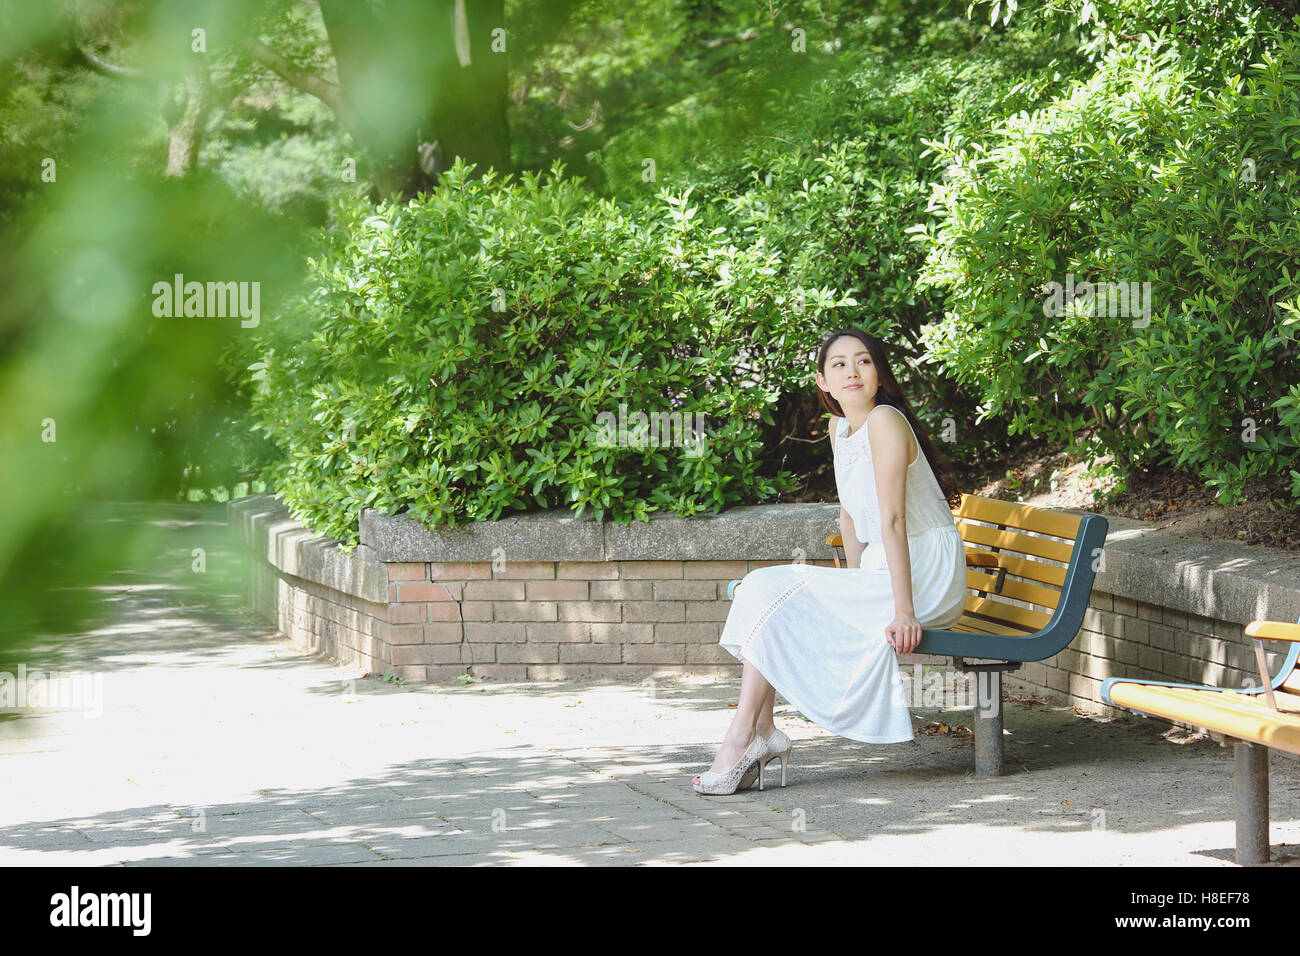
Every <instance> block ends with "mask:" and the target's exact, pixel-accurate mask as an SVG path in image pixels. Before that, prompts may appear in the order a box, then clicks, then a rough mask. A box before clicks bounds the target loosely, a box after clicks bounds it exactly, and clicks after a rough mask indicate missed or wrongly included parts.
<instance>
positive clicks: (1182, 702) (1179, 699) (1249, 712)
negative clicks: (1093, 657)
mask: <svg viewBox="0 0 1300 956" xmlns="http://www.w3.org/2000/svg"><path fill="white" fill-rule="evenodd" d="M1246 636H1247V637H1249V638H1251V639H1252V640H1253V642H1254V645H1255V663H1256V665H1257V666H1258V668H1259V679H1260V684H1259V686H1258V687H1249V688H1245V689H1243V690H1231V689H1225V688H1221V687H1208V686H1204V685H1201V684H1178V683H1173V682H1170V681H1146V680H1133V679H1131V678H1125V677H1112V678H1110V679H1108V680H1105V681H1103V682H1102V685H1101V698H1102V700H1103V701H1104V702H1105V703H1107V704H1109V705H1110V706H1112V707H1122V708H1124V709H1125V710H1131V711H1133V712H1135V713H1139V714H1149V715H1151V716H1153V717H1163V718H1165V719H1166V720H1176V721H1178V722H1180V723H1184V724H1190V725H1192V726H1194V727H1204V728H1205V729H1206V730H1208V731H1209V732H1210V733H1211V734H1212V735H1213V736H1214V737H1215V738H1216V739H1218V740H1219V742H1220V743H1221V744H1222V745H1223V746H1227V745H1228V744H1232V745H1233V758H1234V764H1235V766H1234V779H1233V799H1234V802H1235V804H1236V817H1237V821H1236V826H1237V832H1236V843H1237V847H1236V858H1237V862H1238V863H1241V864H1249V863H1267V862H1268V860H1269V841H1268V751H1269V748H1272V749H1274V750H1279V751H1281V752H1282V753H1286V754H1291V755H1292V756H1300V670H1297V667H1296V661H1297V659H1300V622H1298V623H1296V624H1287V623H1283V622H1281V621H1251V622H1250V623H1249V624H1247V625H1246ZM1266 640H1268V641H1287V642H1289V644H1290V647H1289V648H1288V651H1287V655H1286V658H1285V660H1283V662H1282V664H1281V666H1280V667H1279V668H1278V671H1277V674H1275V675H1274V676H1272V677H1270V676H1269V673H1268V665H1267V662H1266V661H1265V659H1264V645H1263V643H1262V642H1263V641H1266Z"/></svg>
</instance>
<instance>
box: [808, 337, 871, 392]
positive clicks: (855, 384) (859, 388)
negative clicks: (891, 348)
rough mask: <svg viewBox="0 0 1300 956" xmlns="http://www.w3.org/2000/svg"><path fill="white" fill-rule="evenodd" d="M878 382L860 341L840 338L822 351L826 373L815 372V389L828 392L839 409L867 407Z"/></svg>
mask: <svg viewBox="0 0 1300 956" xmlns="http://www.w3.org/2000/svg"><path fill="white" fill-rule="evenodd" d="M879 385H880V380H879V378H877V376H876V366H875V363H873V362H872V361H871V353H870V352H868V351H867V347H866V346H865V345H863V344H862V341H861V340H860V339H857V338H855V337H854V336H852V335H841V336H840V337H839V338H838V339H836V340H835V341H834V342H832V343H831V347H830V349H828V350H827V352H826V371H825V372H824V373H823V372H818V373H817V387H818V388H820V389H821V390H822V391H823V392H830V393H831V397H832V398H834V399H835V400H836V401H837V402H839V403H840V407H841V408H849V407H864V406H866V405H869V404H870V403H871V401H872V400H873V398H874V397H875V394H876V389H877V388H878V387H879Z"/></svg>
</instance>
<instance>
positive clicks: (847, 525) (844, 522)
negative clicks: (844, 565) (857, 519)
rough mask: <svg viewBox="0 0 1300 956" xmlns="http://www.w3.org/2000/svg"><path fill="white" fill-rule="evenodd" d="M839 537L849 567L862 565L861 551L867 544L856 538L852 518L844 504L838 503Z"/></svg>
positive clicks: (856, 533) (865, 548)
mask: <svg viewBox="0 0 1300 956" xmlns="http://www.w3.org/2000/svg"><path fill="white" fill-rule="evenodd" d="M840 538H841V539H842V540H843V542H844V557H845V558H846V559H847V561H848V565H849V567H851V568H860V567H862V552H863V551H865V550H867V546H866V545H865V544H864V543H863V542H861V541H859V540H858V532H857V530H856V529H855V528H854V527H853V518H852V517H851V516H850V515H849V513H848V512H847V511H845V510H844V506H843V505H840Z"/></svg>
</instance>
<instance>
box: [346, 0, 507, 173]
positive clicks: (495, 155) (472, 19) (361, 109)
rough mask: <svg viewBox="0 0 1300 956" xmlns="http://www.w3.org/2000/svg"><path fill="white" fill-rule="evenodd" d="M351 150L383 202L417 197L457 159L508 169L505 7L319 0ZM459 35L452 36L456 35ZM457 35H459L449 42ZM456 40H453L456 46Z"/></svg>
mask: <svg viewBox="0 0 1300 956" xmlns="http://www.w3.org/2000/svg"><path fill="white" fill-rule="evenodd" d="M320 9H321V17H322V19H323V20H324V23H325V29H326V31H327V33H328V34H329V38H330V45H331V46H332V47H333V50H334V59H335V62H336V64H337V66H338V74H339V86H340V89H341V93H342V96H343V98H344V100H345V102H346V103H347V104H348V107H349V109H350V111H351V113H352V115H353V116H354V117H356V123H357V129H358V133H359V135H360V137H361V139H362V142H361V143H360V144H358V145H359V146H360V147H361V149H362V150H363V151H364V152H365V154H366V157H365V158H366V159H367V161H368V162H369V164H370V165H371V168H372V179H373V180H374V181H375V183H376V184H377V185H378V187H379V189H380V190H381V192H383V193H385V194H390V193H399V194H401V195H402V196H404V197H409V196H412V195H414V194H415V193H416V192H419V191H421V190H427V189H429V188H431V187H432V186H433V185H435V184H436V183H437V178H438V174H439V173H440V172H442V171H443V170H445V169H447V168H448V167H450V166H451V164H452V162H453V161H454V160H455V158H456V157H457V156H459V157H461V158H463V159H464V160H465V162H467V163H473V164H475V165H476V167H477V169H476V172H477V173H480V174H481V173H482V172H484V171H485V170H486V168H487V167H489V166H491V167H495V168H496V169H498V170H500V171H501V172H508V171H510V170H511V168H512V167H511V163H510V134H509V129H508V127H507V125H506V96H507V71H506V64H507V60H506V57H507V54H506V52H504V50H502V51H500V52H496V51H494V50H493V43H494V36H493V31H494V30H498V29H499V30H500V31H501V33H500V34H499V35H498V36H499V37H500V39H499V40H498V41H497V45H498V47H499V46H501V45H502V44H504V43H506V42H507V40H508V38H506V37H504V30H505V0H390V2H389V3H388V4H386V5H385V6H384V7H383V8H381V14H382V15H377V14H376V13H375V8H374V7H372V6H371V5H370V4H365V3H357V2H355V0H320ZM458 28H459V29H458ZM458 34H459V37H458ZM458 40H459V42H458Z"/></svg>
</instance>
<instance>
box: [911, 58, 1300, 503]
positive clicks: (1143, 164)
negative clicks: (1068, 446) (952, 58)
mask: <svg viewBox="0 0 1300 956" xmlns="http://www.w3.org/2000/svg"><path fill="white" fill-rule="evenodd" d="M1297 53H1300V43H1297V37H1296V36H1295V35H1291V36H1289V37H1288V38H1286V39H1284V40H1280V41H1279V45H1278V48H1277V49H1276V51H1275V52H1274V53H1272V54H1270V55H1268V56H1266V57H1265V59H1264V60H1263V62H1261V63H1259V64H1257V65H1255V66H1253V67H1252V68H1251V70H1250V71H1249V79H1248V82H1244V83H1243V82H1241V81H1239V80H1235V79H1234V80H1232V81H1230V82H1228V83H1227V84H1225V86H1224V87H1223V88H1222V89H1221V90H1219V91H1218V92H1217V93H1214V94H1203V93H1202V92H1201V91H1200V90H1199V89H1198V88H1197V85H1196V84H1194V83H1191V82H1189V81H1188V77H1187V75H1186V73H1185V72H1184V70H1183V68H1182V66H1181V62H1180V57H1179V56H1178V48H1177V47H1176V46H1170V45H1168V44H1164V43H1160V42H1150V43H1146V42H1142V43H1135V44H1131V45H1129V46H1126V47H1120V48H1115V49H1112V50H1111V52H1110V53H1109V54H1108V55H1107V56H1106V58H1105V59H1104V60H1103V62H1102V64H1101V66H1100V68H1099V69H1098V71H1097V73H1096V74H1095V75H1094V76H1093V77H1092V78H1091V79H1089V80H1088V81H1087V82H1086V83H1083V84H1080V85H1079V86H1078V88H1077V89H1076V90H1074V91H1073V92H1072V94H1071V95H1070V96H1068V97H1063V98H1061V99H1060V100H1059V101H1057V102H1055V103H1052V104H1051V105H1050V106H1047V107H1045V108H1043V109H1039V110H1035V111H1033V112H1032V113H1025V114H1022V115H1019V116H1016V117H1013V118H1012V119H1010V120H1009V121H1007V122H1006V123H1004V124H1001V125H1000V126H999V127H997V128H996V129H994V130H993V131H991V132H990V133H989V134H988V135H987V136H986V137H984V138H983V142H972V141H967V140H962V139H960V138H958V137H950V138H947V139H945V140H943V141H937V142H935V143H934V144H933V146H934V148H935V150H936V153H937V155H938V156H939V157H940V158H941V159H942V160H943V161H946V162H948V163H951V164H952V169H953V175H952V178H951V180H950V181H949V182H947V183H944V184H940V185H937V186H936V187H935V195H934V198H933V207H934V208H935V209H936V210H937V211H938V212H939V215H940V222H939V224H938V225H937V227H927V226H919V227H918V228H917V232H918V235H919V237H920V238H921V239H922V240H923V241H925V242H926V243H927V244H928V246H929V257H928V260H927V264H926V268H925V270H924V272H923V281H924V282H925V283H926V285H928V286H929V287H931V288H936V289H940V290H942V291H943V292H944V294H945V296H946V302H947V306H948V311H947V314H946V315H945V316H944V318H943V320H942V321H941V322H938V323H935V324H934V325H932V326H929V327H927V329H926V330H925V338H924V341H925V343H926V344H927V345H928V346H929V347H930V349H931V350H932V353H933V355H934V356H935V358H936V359H937V360H938V361H939V362H940V366H941V368H943V370H944V371H946V372H948V373H950V374H952V375H953V376H955V377H956V378H957V380H958V381H959V382H961V383H962V384H963V385H964V386H966V387H968V388H970V389H971V390H973V391H974V392H975V393H976V394H977V395H978V396H979V397H980V399H981V401H982V409H981V415H982V417H983V418H988V417H990V416H993V415H997V414H1002V413H1009V414H1011V416H1012V431H1013V433H1014V432H1029V433H1032V434H1035V435H1039V436H1044V437H1046V438H1048V439H1051V440H1062V441H1065V442H1067V443H1072V445H1073V447H1074V448H1075V450H1078V451H1081V452H1083V453H1085V454H1089V455H1091V456H1092V457H1093V458H1094V459H1101V458H1103V457H1104V456H1107V455H1111V456H1113V459H1112V461H1111V463H1110V465H1109V467H1108V468H1107V469H1105V470H1108V471H1110V472H1111V473H1112V475H1113V477H1115V478H1116V479H1117V483H1116V485H1115V489H1114V490H1115V493H1118V492H1119V491H1122V490H1123V488H1124V482H1123V475H1124V474H1125V472H1126V471H1127V470H1128V469H1129V468H1132V467H1136V466H1137V465H1139V464H1142V463H1148V462H1149V463H1172V464H1174V465H1178V466H1186V467H1189V468H1192V469H1197V470H1199V473H1200V474H1201V476H1202V477H1203V478H1204V479H1205V480H1206V482H1207V483H1208V484H1210V485H1211V486H1215V487H1217V488H1218V489H1219V496H1220V500H1222V501H1224V502H1225V503H1232V502H1235V501H1237V500H1239V499H1240V496H1241V492H1242V489H1243V486H1244V483H1245V481H1246V480H1247V479H1248V478H1251V477H1266V476H1277V477H1285V476H1286V475H1288V474H1289V475H1290V476H1291V478H1292V479H1293V485H1292V489H1293V494H1294V495H1295V496H1296V497H1300V472H1296V471H1294V470H1292V469H1293V468H1294V466H1295V463H1296V460H1297V457H1298V456H1297V450H1298V449H1300V414H1298V412H1300V393H1297V391H1296V388H1295V383H1296V382H1297V381H1300V362H1298V361H1297V347H1296V346H1297V342H1298V341H1300V336H1297V331H1300V325H1298V324H1297V320H1296V318H1295V315H1294V312H1293V311H1291V310H1290V309H1289V308H1288V303H1290V302H1294V299H1295V296H1296V293H1297V288H1296V283H1295V275H1294V273H1295V269H1296V266H1295V262H1296V254H1297V250H1300V226H1298V225H1297V222H1296V189H1295V186H1296V182H1295V172H1294V169H1293V165H1292V163H1291V161H1290V158H1289V157H1290V156H1292V155H1294V154H1295V152H1296V144H1297V135H1298V133H1300V83H1297V81H1298V80H1300V76H1298V75H1297V74H1296V73H1295V72H1293V71H1294V64H1295V62H1296V56H1297ZM1071 275H1072V276H1073V277H1074V279H1075V281H1076V283H1077V282H1083V281H1090V282H1106V283H1126V284H1134V283H1136V284H1138V285H1137V286H1126V288H1137V289H1140V288H1141V286H1140V284H1141V283H1146V282H1149V283H1150V300H1149V301H1148V302H1147V303H1146V304H1147V305H1148V306H1149V307H1150V308H1149V324H1148V322H1147V318H1148V317H1147V316H1145V315H1142V316H1137V315H1133V314H1129V315H1127V316H1126V315H1123V314H1119V312H1120V310H1119V309H1118V306H1119V305H1120V304H1121V303H1120V302H1119V301H1115V302H1111V301H1110V300H1109V297H1107V301H1106V306H1105V307H1102V301H1101V300H1100V299H1098V300H1096V301H1093V302H1092V303H1087V302H1079V303H1075V306H1076V307H1072V308H1066V309H1064V313H1063V314H1061V315H1049V314H1046V313H1047V311H1048V306H1049V304H1048V303H1047V302H1046V300H1047V298H1048V297H1049V296H1048V291H1047V289H1046V284H1048V283H1053V282H1055V283H1060V284H1061V285H1064V284H1066V282H1067V279H1068V278H1069V277H1070V276H1071ZM1112 305H1113V306H1116V308H1111V306H1112ZM1256 428H1257V429H1258V431H1257V432H1256ZM1243 439H1244V440H1243Z"/></svg>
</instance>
